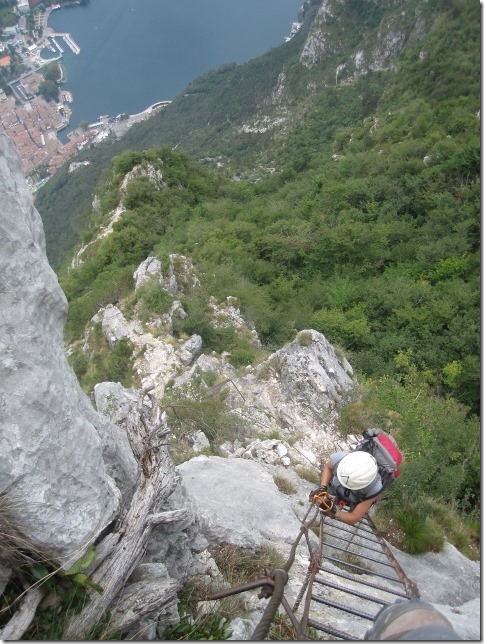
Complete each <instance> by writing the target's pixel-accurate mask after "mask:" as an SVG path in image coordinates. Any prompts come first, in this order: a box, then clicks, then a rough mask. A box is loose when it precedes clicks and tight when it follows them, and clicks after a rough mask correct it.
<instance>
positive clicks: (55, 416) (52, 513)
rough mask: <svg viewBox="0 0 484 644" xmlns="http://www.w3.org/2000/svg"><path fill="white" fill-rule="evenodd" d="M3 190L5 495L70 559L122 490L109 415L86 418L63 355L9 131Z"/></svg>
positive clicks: (60, 319)
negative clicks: (106, 453)
mask: <svg viewBox="0 0 484 644" xmlns="http://www.w3.org/2000/svg"><path fill="white" fill-rule="evenodd" d="M0 192H1V194H2V207H1V209H0V243H1V248H2V252H1V255H0V311H1V312H0V338H1V340H0V346H1V352H0V381H1V383H2V387H1V391H0V409H1V412H2V413H1V425H0V453H1V454H2V460H1V463H0V492H5V491H7V490H8V495H9V498H11V499H12V502H14V505H15V507H16V508H18V513H17V514H16V515H15V516H14V517H11V519H12V520H13V521H14V522H15V524H16V525H17V526H18V528H19V529H20V530H21V532H22V533H23V535H24V536H25V537H26V538H27V539H28V540H29V541H31V542H32V544H33V545H35V546H36V547H38V548H40V549H41V550H43V551H44V552H45V551H47V552H48V553H49V555H50V556H53V557H57V558H63V559H64V558H68V557H69V556H70V555H72V554H73V553H75V552H77V551H79V549H80V548H82V546H84V545H85V544H86V543H87V542H88V541H89V540H91V539H92V538H93V537H94V536H95V535H96V534H97V533H99V531H100V530H102V529H103V528H104V526H105V525H106V524H107V523H108V522H109V521H110V520H111V518H112V517H113V514H114V513H115V511H116V510H117V508H118V505H119V502H120V498H121V494H120V492H119V490H118V489H117V487H116V485H115V483H114V480H113V479H112V477H111V476H110V475H109V473H108V471H107V468H106V465H105V463H104V461H103V440H102V439H101V436H100V434H99V432H98V427H97V426H96V425H97V424H98V423H99V425H103V424H104V423H105V421H103V420H101V419H100V418H99V417H98V416H97V414H95V413H94V412H93V411H92V410H91V413H90V415H89V418H88V417H86V415H85V413H84V412H83V407H85V406H86V405H87V404H89V402H88V401H87V399H86V397H85V396H84V394H83V393H82V391H81V390H80V387H79V385H78V383H77V380H76V378H75V376H74V374H73V372H72V370H71V368H70V367H69V365H68V363H67V360H66V357H65V353H64V346H63V339H62V333H63V326H64V322H65V319H66V312H67V303H66V298H65V296H64V294H63V293H62V291H61V289H60V287H59V284H58V282H57V278H56V276H55V274H54V272H53V271H52V269H51V268H50V266H49V264H48V262H47V257H46V254H45V242H44V233H43V228H42V223H41V220H40V216H39V214H38V213H37V211H36V210H35V208H34V206H33V204H32V200H31V197H30V194H29V191H28V189H27V186H26V184H25V179H24V176H23V173H22V167H21V163H20V160H19V158H18V156H17V154H16V152H15V149H14V146H13V144H12V143H11V142H10V140H9V139H7V138H6V137H4V136H0ZM105 428H106V427H105ZM106 440H107V438H106ZM133 465H134V463H133ZM125 474H126V473H125Z"/></svg>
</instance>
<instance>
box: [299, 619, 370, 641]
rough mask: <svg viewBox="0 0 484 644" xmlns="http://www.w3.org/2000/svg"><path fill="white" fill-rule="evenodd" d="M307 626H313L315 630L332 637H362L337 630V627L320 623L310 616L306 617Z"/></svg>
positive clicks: (345, 638)
mask: <svg viewBox="0 0 484 644" xmlns="http://www.w3.org/2000/svg"><path fill="white" fill-rule="evenodd" d="M308 626H310V627H311V628H315V629H316V630H317V631H322V632H323V633H328V634H329V635H333V636H334V637H339V638H340V639H342V640H347V641H356V640H361V639H362V638H361V637H354V636H353V635H350V634H349V633H343V631H339V630H338V629H337V628H333V627H332V626H327V625H326V624H321V622H317V621H316V620H315V619H311V618H309V619H308Z"/></svg>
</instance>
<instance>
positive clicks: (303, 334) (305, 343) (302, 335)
mask: <svg viewBox="0 0 484 644" xmlns="http://www.w3.org/2000/svg"><path fill="white" fill-rule="evenodd" d="M296 340H297V342H298V344H299V346H301V347H309V345H310V344H311V342H312V341H313V334H312V333H311V332H310V331H300V332H299V333H298V334H297V336H296Z"/></svg>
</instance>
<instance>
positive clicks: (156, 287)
mask: <svg viewBox="0 0 484 644" xmlns="http://www.w3.org/2000/svg"><path fill="white" fill-rule="evenodd" d="M173 299H174V298H173V297H172V296H171V295H170V294H169V293H167V292H166V291H164V290H163V289H162V288H161V286H160V283H159V281H158V280H157V279H156V278H152V279H150V280H149V281H148V282H146V284H143V285H142V286H140V287H139V288H138V289H137V290H136V294H135V298H134V302H133V304H132V305H131V306H132V307H133V306H134V305H135V304H136V305H137V317H138V319H139V320H140V321H141V322H147V321H148V320H150V319H151V318H152V317H158V316H159V315H163V314H164V313H168V311H169V310H170V307H171V305H172V304H173ZM130 308H131V307H130Z"/></svg>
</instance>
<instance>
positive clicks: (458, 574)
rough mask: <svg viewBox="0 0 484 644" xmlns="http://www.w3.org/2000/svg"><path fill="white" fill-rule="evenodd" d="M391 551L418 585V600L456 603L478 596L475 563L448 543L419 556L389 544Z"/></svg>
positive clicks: (478, 586) (477, 563) (478, 566)
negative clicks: (437, 550) (441, 548)
mask: <svg viewBox="0 0 484 644" xmlns="http://www.w3.org/2000/svg"><path fill="white" fill-rule="evenodd" d="M391 550H392V552H394V553H395V557H396V558H397V559H398V561H399V562H400V564H401V565H402V568H404V570H405V572H406V573H407V574H408V576H409V577H410V578H411V579H413V580H414V581H415V583H416V584H417V586H418V587H419V589H420V595H421V599H423V600H425V601H428V602H434V603H439V604H448V605H450V606H460V605H461V604H464V603H465V602H468V601H470V600H471V599H474V598H475V597H477V596H478V595H479V592H480V565H479V562H477V561H470V560H469V559H467V557H465V556H464V555H463V554H461V553H460V552H459V551H458V550H457V548H455V547H454V546H453V545H452V544H450V543H446V544H445V547H444V550H443V551H442V552H426V553H425V554H423V555H409V554H407V553H405V552H400V551H399V550H398V549H397V548H394V547H393V546H391ZM449 580H452V583H449Z"/></svg>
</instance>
